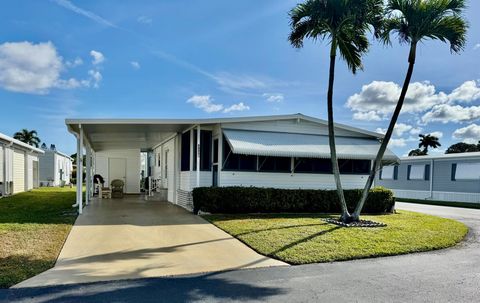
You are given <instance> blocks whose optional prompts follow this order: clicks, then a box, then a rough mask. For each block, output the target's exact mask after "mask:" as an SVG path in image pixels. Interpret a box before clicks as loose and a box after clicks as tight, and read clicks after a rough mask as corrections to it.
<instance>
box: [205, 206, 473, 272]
mask: <svg viewBox="0 0 480 303" xmlns="http://www.w3.org/2000/svg"><path fill="white" fill-rule="evenodd" d="M327 217H331V216H328V215H312V214H270V215H261V214H254V215H206V216H204V218H205V219H207V220H209V221H210V222H212V223H213V224H215V225H216V226H218V227H219V228H221V229H223V230H225V231H226V232H228V233H229V234H231V235H233V236H234V237H236V238H238V239H240V240H241V241H243V242H244V243H246V244H247V245H248V246H250V247H252V248H253V249H254V250H256V251H257V252H259V253H261V254H263V255H266V256H270V257H273V258H275V259H279V260H282V261H285V262H287V263H290V264H306V263H316V262H330V261H340V260H350V259H360V258H369V257H378V256H388V255H398V254H406V253H412V252H420V251H428V250H434V249H440V248H445V247H450V246H453V245H455V244H456V243H458V242H460V241H461V240H462V239H463V238H464V237H465V235H466V234H467V231H468V228H467V227H466V226H465V225H464V224H462V223H460V222H457V221H454V220H449V219H443V218H438V217H434V216H429V215H423V214H419V213H414V212H407V211H398V213H397V214H392V215H379V216H362V218H363V219H368V220H374V221H378V222H383V223H386V224H387V225H388V226H387V227H382V228H344V227H340V226H336V225H332V224H328V223H325V222H323V221H322V220H321V218H327Z"/></svg>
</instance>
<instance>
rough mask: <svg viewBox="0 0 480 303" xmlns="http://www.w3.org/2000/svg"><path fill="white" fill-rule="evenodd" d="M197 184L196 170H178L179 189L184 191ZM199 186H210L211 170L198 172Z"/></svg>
mask: <svg viewBox="0 0 480 303" xmlns="http://www.w3.org/2000/svg"><path fill="white" fill-rule="evenodd" d="M196 185H197V172H196V171H182V172H180V189H181V190H185V191H191V190H192V189H193V188H194V187H196ZM200 186H201V187H203V186H212V172H211V171H201V172H200Z"/></svg>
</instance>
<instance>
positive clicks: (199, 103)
mask: <svg viewBox="0 0 480 303" xmlns="http://www.w3.org/2000/svg"><path fill="white" fill-rule="evenodd" d="M187 103H191V104H193V106H195V107H196V108H199V109H201V110H203V111H204V112H207V113H214V112H219V111H221V110H223V104H215V103H213V98H211V97H210V96H209V95H205V96H199V95H194V96H192V97H190V99H188V100H187Z"/></svg>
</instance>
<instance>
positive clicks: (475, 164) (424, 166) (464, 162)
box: [376, 152, 480, 203]
mask: <svg viewBox="0 0 480 303" xmlns="http://www.w3.org/2000/svg"><path fill="white" fill-rule="evenodd" d="M376 185H381V186H385V187H387V188H389V189H391V190H393V191H394V192H395V196H396V197H397V198H410V199H422V200H423V199H430V200H440V201H457V202H473V203H479V202H480V152H471V153H459V154H444V155H435V156H418V157H404V158H401V161H400V165H394V166H384V167H383V169H382V171H381V173H380V174H379V175H378V176H377V180H376Z"/></svg>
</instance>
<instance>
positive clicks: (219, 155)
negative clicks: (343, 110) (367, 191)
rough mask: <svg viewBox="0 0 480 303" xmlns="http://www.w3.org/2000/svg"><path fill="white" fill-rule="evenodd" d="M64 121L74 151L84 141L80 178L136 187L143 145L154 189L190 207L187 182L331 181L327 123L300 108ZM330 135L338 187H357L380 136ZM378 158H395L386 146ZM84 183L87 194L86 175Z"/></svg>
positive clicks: (323, 184) (285, 184)
mask: <svg viewBox="0 0 480 303" xmlns="http://www.w3.org/2000/svg"><path fill="white" fill-rule="evenodd" d="M66 124H67V127H68V129H69V131H70V132H71V133H73V134H74V135H75V136H76V137H77V146H78V149H77V150H78V151H83V148H81V147H85V150H86V152H87V158H86V159H87V163H86V166H87V169H86V174H87V180H91V179H92V175H93V174H100V175H102V176H103V177H104V179H105V180H106V183H107V184H110V182H111V181H112V180H114V179H121V180H123V181H124V182H125V184H126V186H125V192H126V193H140V183H141V182H140V181H141V180H140V178H141V168H140V166H141V153H142V152H146V153H148V158H149V161H146V162H147V163H149V165H148V166H149V167H148V168H147V172H146V174H147V175H148V176H151V177H152V178H153V179H154V180H156V182H154V184H156V185H157V188H158V190H162V191H166V192H167V194H166V196H167V200H168V201H170V202H173V203H176V204H179V205H182V206H184V207H186V208H191V206H192V201H191V191H192V189H193V188H194V187H199V186H259V187H278V188H309V189H320V188H321V189H333V188H335V182H334V178H333V175H332V172H331V163H330V149H329V145H328V135H327V133H328V132H327V123H326V121H324V120H321V119H316V118H313V117H308V116H304V115H302V114H294V115H280V116H266V117H241V118H218V119H167V120H156V119H105V120H104V119H67V120H66ZM336 135H337V138H336V140H337V153H338V158H339V159H340V166H341V168H340V170H341V174H342V176H341V178H342V181H343V186H344V188H362V187H363V186H364V184H365V181H366V179H367V177H368V173H369V171H370V169H371V164H372V160H373V159H374V158H375V156H376V153H377V151H378V148H379V146H380V143H379V139H381V138H382V137H383V136H382V135H381V134H378V133H374V132H370V131H366V130H362V129H358V128H354V127H350V126H346V125H340V124H336ZM79 153H80V152H79ZM80 159H81V157H78V160H80ZM384 160H385V161H389V163H392V162H396V161H398V158H397V157H396V156H395V155H394V154H393V153H392V152H391V151H387V152H386V154H385V157H384ZM144 162H145V161H144ZM77 165H81V164H80V163H78V162H77ZM78 173H79V174H82V172H78ZM77 180H81V176H77ZM87 186H88V188H89V189H88V192H89V193H91V188H92V186H91V181H90V182H87ZM90 196H91V195H87V197H90ZM77 199H81V195H80V194H77ZM77 201H78V200H77Z"/></svg>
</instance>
